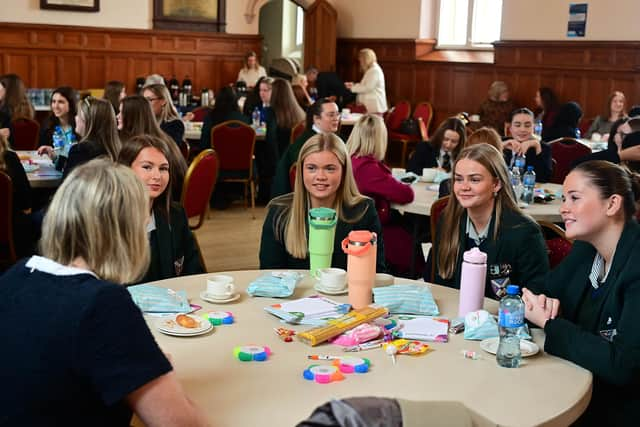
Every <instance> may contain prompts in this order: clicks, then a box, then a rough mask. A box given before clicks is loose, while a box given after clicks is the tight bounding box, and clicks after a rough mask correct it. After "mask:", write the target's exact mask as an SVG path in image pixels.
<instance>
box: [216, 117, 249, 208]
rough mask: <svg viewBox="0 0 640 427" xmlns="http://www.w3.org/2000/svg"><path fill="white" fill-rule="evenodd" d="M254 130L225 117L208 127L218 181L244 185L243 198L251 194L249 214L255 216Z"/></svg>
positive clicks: (245, 198)
mask: <svg viewBox="0 0 640 427" xmlns="http://www.w3.org/2000/svg"><path fill="white" fill-rule="evenodd" d="M255 144H256V131H255V130H254V129H253V128H252V127H251V126H249V125H247V124H245V123H243V122H241V121H239V120H228V121H226V122H222V123H220V124H219V125H217V126H214V127H213V128H212V129H211V147H213V149H214V150H216V152H217V153H218V159H219V161H220V178H219V180H220V182H228V183H233V182H236V183H242V184H244V200H245V207H246V206H247V197H248V196H249V194H250V197H251V199H250V200H251V216H252V217H253V219H255V218H256V214H255V208H256V204H255V203H256V202H255V193H256V185H255V179H254V176H253V150H254V147H255Z"/></svg>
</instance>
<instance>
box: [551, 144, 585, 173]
mask: <svg viewBox="0 0 640 427" xmlns="http://www.w3.org/2000/svg"><path fill="white" fill-rule="evenodd" d="M550 145H551V157H552V158H553V159H554V160H555V161H556V167H555V169H554V171H553V176H552V177H551V182H554V183H556V184H562V183H563V182H564V178H565V177H566V176H567V175H568V174H569V171H570V168H571V163H572V162H573V161H574V160H576V159H578V158H580V157H584V156H586V155H588V154H591V148H589V147H588V146H586V145H584V144H582V143H581V142H580V141H578V140H577V139H574V138H560V139H556V140H554V141H551V142H550Z"/></svg>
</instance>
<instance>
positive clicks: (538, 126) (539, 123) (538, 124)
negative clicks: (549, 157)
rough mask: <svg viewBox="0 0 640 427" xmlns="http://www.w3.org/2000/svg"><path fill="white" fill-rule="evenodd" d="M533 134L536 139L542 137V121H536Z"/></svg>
mask: <svg viewBox="0 0 640 427" xmlns="http://www.w3.org/2000/svg"><path fill="white" fill-rule="evenodd" d="M533 134H534V135H535V136H537V137H538V138H540V137H541V136H542V120H538V121H536V124H535V125H534V126H533Z"/></svg>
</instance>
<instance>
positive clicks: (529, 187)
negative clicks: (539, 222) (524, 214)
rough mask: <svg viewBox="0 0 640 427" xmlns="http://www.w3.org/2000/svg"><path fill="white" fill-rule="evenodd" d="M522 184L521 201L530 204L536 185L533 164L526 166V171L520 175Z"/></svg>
mask: <svg viewBox="0 0 640 427" xmlns="http://www.w3.org/2000/svg"><path fill="white" fill-rule="evenodd" d="M522 184H523V186H524V190H523V192H522V201H523V202H525V203H527V204H529V205H530V204H532V203H533V192H534V188H535V186H536V173H535V171H534V170H533V166H527V171H526V172H525V173H524V176H523V177H522Z"/></svg>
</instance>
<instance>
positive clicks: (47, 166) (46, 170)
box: [16, 151, 62, 188]
mask: <svg viewBox="0 0 640 427" xmlns="http://www.w3.org/2000/svg"><path fill="white" fill-rule="evenodd" d="M16 153H17V154H18V157H19V158H20V160H23V159H24V158H26V157H28V158H30V159H31V161H32V162H33V163H34V164H37V165H38V166H39V168H38V170H35V171H33V172H29V173H27V179H28V180H29V184H30V185H31V188H56V187H58V186H59V185H60V183H61V182H62V172H60V171H58V170H56V168H55V167H54V165H53V162H52V161H51V159H50V158H49V157H48V156H46V155H43V156H40V155H38V152H37V151H16Z"/></svg>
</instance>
